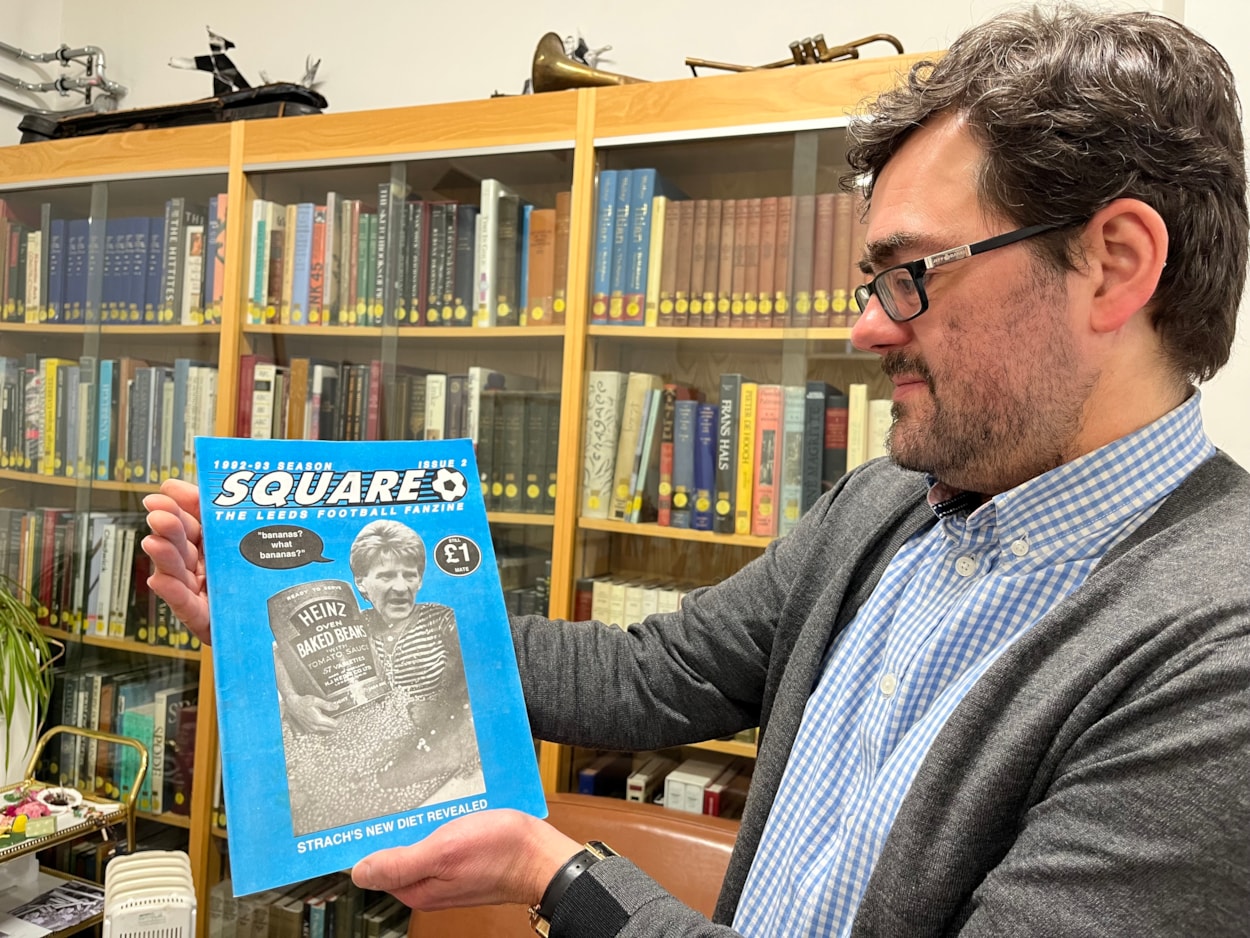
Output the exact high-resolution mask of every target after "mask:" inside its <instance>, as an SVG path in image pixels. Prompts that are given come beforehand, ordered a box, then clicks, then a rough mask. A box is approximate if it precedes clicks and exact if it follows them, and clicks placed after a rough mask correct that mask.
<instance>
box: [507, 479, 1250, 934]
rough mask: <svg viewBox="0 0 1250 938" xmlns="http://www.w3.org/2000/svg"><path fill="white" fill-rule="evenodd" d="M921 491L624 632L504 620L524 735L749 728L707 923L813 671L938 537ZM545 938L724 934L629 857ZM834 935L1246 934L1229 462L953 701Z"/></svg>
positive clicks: (677, 739) (852, 485)
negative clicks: (873, 599)
mask: <svg viewBox="0 0 1250 938" xmlns="http://www.w3.org/2000/svg"><path fill="white" fill-rule="evenodd" d="M924 496H925V485H924V482H923V479H922V478H921V477H920V476H918V475H916V474H914V473H910V472H906V471H903V470H900V469H898V468H896V467H894V466H892V465H891V464H890V463H888V462H886V461H877V462H874V463H870V464H868V465H866V466H864V467H861V469H859V470H857V471H856V472H854V473H852V474H850V475H849V476H847V477H846V478H845V479H843V480H842V482H841V483H840V484H839V485H838V486H837V487H836V488H835V490H834V491H833V492H830V493H828V494H827V495H826V496H824V497H823V498H822V499H821V500H820V502H818V503H817V504H816V505H815V506H814V507H813V508H812V510H811V511H809V512H808V514H807V515H806V516H805V517H804V519H803V520H802V521H801V522H800V525H799V527H798V529H797V530H796V531H795V532H793V533H792V534H791V535H790V536H788V537H786V538H783V539H781V540H779V541H776V542H774V543H773V544H772V545H771V546H770V547H769V548H768V549H767V550H766V551H765V553H764V554H763V556H762V557H760V558H759V559H758V560H756V561H754V562H752V563H751V564H749V565H748V566H747V567H745V568H744V569H742V570H741V571H739V572H738V573H736V574H735V575H734V576H732V577H730V578H729V579H727V580H725V581H724V582H723V583H720V584H718V585H717V586H715V587H711V588H707V589H703V590H696V591H694V592H692V593H690V594H689V595H688V596H687V597H686V600H685V602H684V604H683V607H682V610H681V611H680V612H678V613H672V614H668V615H660V616H651V617H649V618H648V619H647V620H646V621H645V622H643V623H641V624H638V625H634V626H632V627H631V628H630V629H629V631H628V632H622V631H621V630H619V629H609V628H606V627H603V626H599V625H596V624H570V623H564V622H559V621H548V620H544V619H541V618H537V617H526V618H518V619H515V620H514V623H513V633H514V639H515V641H516V647H517V653H518V657H519V660H520V665H521V673H522V681H523V684H524V687H525V694H526V700H527V702H528V706H529V712H530V719H531V722H532V724H533V730H534V733H535V735H536V736H538V737H540V738H542V739H548V740H553V741H555V742H561V743H568V744H574V745H583V746H596V747H602V748H616V749H625V750H643V749H654V748H661V747H666V746H673V745H677V744H681V743H686V742H692V741H695V740H699V739H708V738H711V737H717V736H723V735H726V734H729V733H732V732H734V731H736V730H739V729H742V728H745V727H750V726H754V725H756V724H757V723H758V724H759V726H760V728H761V731H762V733H761V742H760V746H759V755H758V760H757V763H756V770H755V776H754V781H753V784H752V787H751V792H750V796H749V798H748V801H747V807H746V811H745V813H744V815H743V819H742V828H741V832H740V833H739V836H738V841H737V845H736V847H735V850H734V854H733V857H732V859H731V861H730V865H729V870H728V872H727V873H726V877H725V883H724V887H723V889H722V893H721V897H720V901H719V904H718V906H717V911H716V915H715V920H716V921H717V922H728V921H730V920H731V919H732V917H733V912H734V909H735V907H736V906H737V902H738V898H739V895H740V893H741V890H742V886H743V882H744V881H745V879H746V875H747V872H748V871H749V869H750V866H751V862H752V859H753V857H754V856H755V851H756V848H757V846H758V845H759V840H760V835H761V833H762V831H763V828H764V823H765V821H766V820H767V818H768V812H769V809H770V807H771V805H772V802H773V798H774V797H775V795H776V792H777V787H778V784H779V783H780V780H781V775H782V771H783V770H784V768H785V765H786V761H787V759H788V758H789V754H790V749H791V747H792V745H793V743H794V739H795V734H796V733H797V731H798V727H799V722H800V720H801V718H802V715H803V708H804V705H805V704H806V702H807V698H808V696H809V694H810V692H811V689H812V687H813V685H814V683H815V681H816V680H817V677H818V675H819V665H820V660H821V657H822V655H823V653H824V651H825V650H826V648H827V647H828V645H829V643H830V642H831V641H832V639H833V638H834V637H836V635H837V634H838V632H839V631H840V630H841V629H842V628H844V627H845V625H846V624H847V623H848V622H849V621H850V619H851V618H852V617H853V615H854V614H855V611H856V610H857V609H858V608H859V606H860V604H861V603H862V602H863V601H864V599H865V598H866V597H867V595H868V594H869V593H870V592H871V590H872V588H873V587H874V586H875V584H876V582H877V580H878V579H879V577H880V575H881V573H882V571H883V570H884V568H885V566H886V564H887V563H888V562H889V560H890V558H891V557H892V556H893V555H894V553H895V552H896V551H897V550H898V548H899V546H900V545H901V544H902V543H903V542H904V541H905V540H906V539H907V538H908V537H910V536H911V535H912V534H914V533H915V532H917V531H919V530H921V529H923V528H925V527H927V526H929V525H932V524H933V523H934V518H933V514H932V512H931V511H930V510H929V508H928V507H927V505H926V504H925V498H924ZM553 926H554V927H553V930H552V935H553V936H557V938H565V936H568V938H590V936H601V935H603V936H606V935H616V934H619V935H621V936H644V935H646V936H651V935H656V936H658V935H683V936H705V935H706V936H713V935H717V936H728V935H731V934H733V932H732V930H731V929H730V928H729V927H728V926H726V925H713V924H712V923H710V922H708V920H707V919H705V918H703V917H702V916H701V915H699V914H697V913H695V912H694V911H692V910H690V909H689V908H687V907H685V906H683V905H682V904H681V903H679V902H678V901H677V900H676V899H674V898H673V897H672V896H670V895H669V894H667V893H666V892H664V891H663V890H662V889H661V888H660V887H659V886H658V885H656V884H655V882H654V881H652V880H651V879H650V878H649V877H647V876H646V875H645V874H644V873H642V872H641V871H640V870H639V869H638V868H637V867H636V866H634V865H633V864H632V863H630V862H629V861H628V860H627V859H624V858H621V859H610V860H607V861H604V862H601V863H598V864H596V865H595V866H594V867H593V868H592V870H591V871H590V874H589V875H587V876H582V877H580V878H579V879H578V880H577V881H576V882H575V884H574V886H573V888H571V889H570V890H569V892H568V893H566V898H565V899H564V900H563V901H562V902H561V903H560V906H559V907H558V909H557V912H556V915H555V920H554V922H553ZM852 934H853V935H855V936H870V935H872V936H905V938H915V936H927V935H951V934H958V935H961V936H989V935H1002V936H1009V935H1010V936H1018V935H1046V936H1065V935H1072V936H1078V935H1079V936H1087V935H1099V936H1114V935H1124V936H1133V938H1142V936H1151V938H1157V936H1167V935H1202V936H1204V938H1214V936H1234V935H1241V936H1244V935H1250V476H1247V474H1246V473H1245V472H1244V471H1243V470H1242V469H1241V468H1240V467H1238V466H1237V465H1236V464H1235V463H1234V462H1233V461H1232V460H1230V459H1228V458H1227V457H1226V456H1224V455H1223V454H1220V455H1218V456H1217V457H1215V458H1214V459H1212V460H1210V461H1208V462H1207V463H1206V464H1204V465H1203V466H1201V467H1200V468H1199V469H1198V470H1197V471H1196V472H1195V473H1194V474H1193V475H1192V476H1191V477H1190V478H1189V479H1187V480H1186V481H1185V482H1184V483H1183V484H1182V485H1181V486H1180V488H1178V489H1177V491H1176V492H1174V493H1173V494H1172V496H1170V497H1169V498H1168V499H1167V500H1166V501H1165V503H1164V504H1163V505H1162V506H1161V507H1160V509H1159V510H1158V511H1157V512H1156V513H1155V514H1154V515H1153V516H1152V517H1151V519H1150V520H1149V521H1148V522H1147V523H1146V524H1145V525H1143V526H1142V527H1141V528H1139V529H1138V530H1137V531H1136V532H1134V533H1133V535H1132V536H1131V537H1129V538H1128V539H1127V540H1126V541H1124V542H1122V543H1121V544H1119V545H1117V546H1116V547H1115V548H1114V549H1113V550H1112V551H1111V552H1110V553H1109V554H1108V555H1107V556H1106V557H1105V558H1103V560H1102V561H1101V562H1100V563H1099V565H1098V566H1097V568H1096V569H1095V570H1094V572H1093V573H1092V574H1091V575H1090V576H1089V578H1088V579H1087V580H1086V582H1085V584H1084V585H1083V586H1082V587H1081V588H1080V589H1078V590H1077V591H1075V592H1074V593H1073V594H1072V595H1070V596H1069V597H1068V598H1066V599H1065V600H1063V601H1062V602H1061V603H1059V604H1058V605H1057V606H1056V607H1055V608H1054V609H1052V610H1051V611H1050V612H1049V613H1048V614H1047V615H1046V616H1044V617H1043V618H1042V619H1041V620H1040V621H1039V622H1038V623H1037V624H1036V625H1034V626H1033V627H1032V628H1031V629H1030V630H1029V631H1028V632H1027V633H1026V634H1024V635H1023V636H1022V637H1021V638H1020V639H1019V640H1017V641H1016V642H1015V644H1013V645H1012V646H1011V648H1010V649H1009V650H1008V651H1007V652H1006V653H1005V654H1004V655H1002V656H1001V657H1000V658H999V660H998V661H997V662H995V663H994V665H993V666H992V667H991V668H990V669H989V670H988V671H987V672H986V673H985V675H984V676H983V677H982V678H981V679H980V680H979V681H978V682H977V683H976V685H975V686H974V687H973V688H972V689H971V691H970V692H969V693H968V695H967V696H966V697H965V698H964V700H963V701H962V702H961V703H960V704H959V706H958V707H957V708H956V709H955V711H954V713H953V714H952V715H951V717H950V719H949V720H948V721H947V723H946V725H945V726H944V727H943V729H942V730H941V731H940V732H939V734H938V736H937V738H936V739H935V740H934V743H933V746H932V748H931V749H930V751H929V753H928V755H927V757H926V758H925V760H924V762H923V764H922V765H921V768H920V770H919V773H918V775H917V776H916V778H915V780H914V782H913V784H912V786H911V788H910V789H909V791H908V794H907V796H906V798H905V800H904V803H903V805H902V807H901V809H900V811H899V814H898V817H897V819H896V821H895V823H894V826H893V828H892V829H891V832H890V834H889V836H888V838H887V840H886V843H885V846H884V848H883V850H882V853H881V856H880V858H879V860H878V862H877V865H876V867H875V869H874V871H873V874H872V876H871V878H870V880H869V882H868V886H867V889H866V892H865V894H864V897H863V901H862V903H861V905H860V908H859V911H858V914H857V916H856V919H855V923H854V928H853V932H852ZM778 938H782V936H778ZM785 938H789V936H785Z"/></svg>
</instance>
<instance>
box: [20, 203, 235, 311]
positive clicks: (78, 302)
mask: <svg viewBox="0 0 1250 938" xmlns="http://www.w3.org/2000/svg"><path fill="white" fill-rule="evenodd" d="M226 209H227V197H226V194H225V193H221V194H219V195H215V196H213V197H212V198H211V199H210V200H209V203H208V205H207V206H204V205H203V204H198V205H197V204H195V203H194V202H193V201H192V200H190V199H187V198H186V197H183V196H175V197H174V198H171V199H169V200H167V201H166V203H165V212H164V214H163V215H156V216H135V217H118V218H109V219H107V220H104V221H102V222H100V221H97V222H92V221H90V220H88V219H86V218H54V217H52V206H51V204H50V203H44V204H43V206H42V207H41V210H40V215H39V217H38V218H30V219H22V218H19V217H18V216H17V214H16V213H15V212H14V211H13V209H12V207H11V206H9V205H7V204H6V203H5V202H4V201H3V200H0V246H3V248H4V252H5V255H4V256H5V263H3V264H0V299H2V300H3V304H2V305H3V321H5V322H25V323H53V324H55V323H67V324H82V323H115V324H119V325H126V324H129V325H154V324H180V325H200V324H203V323H211V322H220V321H221V298H222V290H223V287H224V285H225V254H224V241H225V233H226ZM96 265H99V270H98V271H97V270H96ZM96 277H99V282H100V286H99V288H98V289H99V291H100V292H99V296H98V297H96V296H94V295H92V292H91V289H92V287H91V285H92V282H93V281H94V279H95V278H96Z"/></svg>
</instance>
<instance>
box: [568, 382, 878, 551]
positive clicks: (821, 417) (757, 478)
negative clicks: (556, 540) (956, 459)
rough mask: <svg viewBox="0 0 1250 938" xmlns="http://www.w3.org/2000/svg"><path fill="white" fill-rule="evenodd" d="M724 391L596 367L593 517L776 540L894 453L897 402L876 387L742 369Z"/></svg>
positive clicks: (591, 390)
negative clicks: (889, 444) (841, 481)
mask: <svg viewBox="0 0 1250 938" xmlns="http://www.w3.org/2000/svg"><path fill="white" fill-rule="evenodd" d="M715 394H716V397H715V399H714V401H715V402H707V401H705V400H704V396H705V395H704V392H703V391H702V390H700V389H698V388H693V387H690V386H688V385H683V384H680V383H677V382H667V383H666V382H664V380H663V378H662V377H661V376H660V375H656V374H651V373H649V372H630V373H624V372H617V371H595V372H591V374H590V376H589V387H588V391H587V403H586V446H585V456H584V461H583V487H582V506H581V511H582V515H583V516H584V517H588V518H611V519H616V520H620V521H627V522H633V523H639V522H656V523H658V524H660V525H663V526H671V527H678V528H692V529H694V530H701V531H717V532H720V533H724V534H743V535H747V534H753V535H759V536H763V537H775V536H777V535H780V534H786V533H788V532H789V531H790V529H791V528H793V527H794V525H795V524H796V523H797V522H798V519H799V518H800V517H801V516H802V515H803V514H804V513H805V512H806V511H807V510H808V509H809V508H810V507H811V506H812V505H813V504H814V503H815V501H816V499H817V498H818V497H819V496H820V493H821V491H822V490H823V489H824V488H827V487H828V486H830V485H832V483H833V482H835V481H836V480H837V479H838V478H840V477H841V475H842V474H843V473H845V472H846V471H847V470H849V469H853V468H855V467H856V466H857V465H859V464H860V463H861V462H863V461H865V460H866V459H869V458H872V457H874V456H877V455H881V454H883V453H884V448H885V433H886V431H887V430H888V428H889V418H890V410H889V407H890V402H889V401H880V402H869V400H868V396H867V386H866V385H863V384H854V385H850V386H849V389H848V393H843V392H842V391H841V390H840V389H838V388H836V387H833V386H832V385H829V384H827V383H825V382H822V381H809V382H807V384H806V385H805V386H799V385H793V386H782V385H779V384H765V383H758V382H755V381H752V380H750V379H749V378H748V377H746V376H744V375H742V374H739V373H731V374H722V375H721V376H720V383H719V387H718V389H717V390H716V392H715ZM870 415H871V419H870Z"/></svg>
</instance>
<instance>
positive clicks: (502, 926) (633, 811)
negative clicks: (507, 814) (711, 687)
mask: <svg viewBox="0 0 1250 938" xmlns="http://www.w3.org/2000/svg"><path fill="white" fill-rule="evenodd" d="M547 807H548V809H549V811H550V813H549V815H548V817H547V820H548V821H549V822H550V823H551V824H552V825H553V826H555V827H556V828H558V829H559V830H561V831H563V832H564V833H565V834H567V835H568V836H569V837H572V838H573V839H574V840H576V841H580V842H583V843H584V842H585V841H587V840H602V841H603V842H604V843H606V844H607V845H608V846H610V847H611V848H612V849H613V850H615V851H616V852H617V853H619V854H621V855H622V856H625V857H628V858H629V859H630V860H633V861H634V862H635V863H636V864H638V866H640V867H641V868H642V869H643V870H644V871H645V872H646V873H647V874H648V875H649V876H651V877H652V878H653V879H655V880H656V882H658V883H659V884H660V885H662V886H663V887H664V888H665V889H667V890H668V891H669V892H671V893H672V894H673V895H675V896H676V897H677V898H678V899H680V900H681V901H682V902H685V903H686V904H687V905H689V906H691V907H692V908H695V909H698V910H699V911H700V912H702V913H704V914H705V915H711V914H712V909H713V908H714V907H715V905H716V896H717V894H718V893H719V892H720V886H721V880H722V879H723V878H724V876H725V868H726V867H727V866H728V865H729V853H730V851H731V850H732V849H733V844H734V838H735V837H736V836H737V833H738V822H737V821H729V820H726V819H724V818H718V817H710V816H708V815H705V814H686V813H684V812H681V811H670V810H669V809H667V808H661V807H659V806H657V805H651V804H639V803H637V802H632V801H621V800H620V799H617V798H600V797H595V796H591V795H574V794H553V795H548V796H547ZM533 934H534V932H533V930H532V929H531V928H530V927H529V914H528V912H527V911H526V909H525V908H523V907H522V906H518V905H493V906H484V907H482V908H476V909H449V910H447V911H443V912H416V911H414V912H413V913H412V920H411V924H410V925H409V926H408V938H468V936H473V938H476V936H479V935H481V936H492V938H494V936H498V938H526V936H533Z"/></svg>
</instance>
